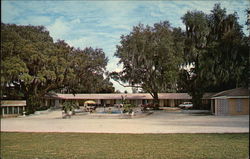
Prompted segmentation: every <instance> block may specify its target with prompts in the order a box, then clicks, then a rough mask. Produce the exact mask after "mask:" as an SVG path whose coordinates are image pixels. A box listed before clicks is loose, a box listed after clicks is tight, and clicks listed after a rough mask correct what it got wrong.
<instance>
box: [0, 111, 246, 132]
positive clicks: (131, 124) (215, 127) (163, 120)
mask: <svg viewBox="0 0 250 159" xmlns="http://www.w3.org/2000/svg"><path fill="white" fill-rule="evenodd" d="M1 131H10V132H84V133H248V132H249V115H241V116H213V115H208V114H203V113H199V112H197V111H191V110H189V111H181V112H166V111H155V112H154V113H153V114H151V115H149V116H146V117H143V118H134V119H110V118H98V117H94V116H93V115H80V116H73V117H72V118H70V119H62V112H61V111H52V112H47V113H45V114H40V115H31V116H26V117H17V118H4V119H1Z"/></svg>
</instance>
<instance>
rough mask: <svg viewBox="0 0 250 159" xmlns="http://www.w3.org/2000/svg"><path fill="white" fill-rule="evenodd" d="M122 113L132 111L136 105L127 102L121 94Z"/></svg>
mask: <svg viewBox="0 0 250 159" xmlns="http://www.w3.org/2000/svg"><path fill="white" fill-rule="evenodd" d="M122 105H123V113H127V112H128V113H132V112H133V108H135V107H136V105H134V104H131V103H129V101H128V100H127V99H126V97H124V96H122Z"/></svg>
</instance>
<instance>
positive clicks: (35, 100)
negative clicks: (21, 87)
mask: <svg viewBox="0 0 250 159" xmlns="http://www.w3.org/2000/svg"><path fill="white" fill-rule="evenodd" d="M26 105H27V110H26V112H27V114H33V113H34V112H35V111H36V109H37V108H38V107H40V105H41V102H40V98H39V97H38V96H36V95H27V96H26Z"/></svg>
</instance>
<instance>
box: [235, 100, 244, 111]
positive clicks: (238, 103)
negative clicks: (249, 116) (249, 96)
mask: <svg viewBox="0 0 250 159" xmlns="http://www.w3.org/2000/svg"><path fill="white" fill-rule="evenodd" d="M236 109H237V112H242V111H243V105H242V100H241V99H237V101H236Z"/></svg>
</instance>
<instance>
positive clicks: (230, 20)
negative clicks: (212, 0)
mask: <svg viewBox="0 0 250 159" xmlns="http://www.w3.org/2000/svg"><path fill="white" fill-rule="evenodd" d="M182 20H183V23H184V24H185V26H186V39H185V50H184V54H185V61H186V64H191V65H193V68H192V69H191V70H190V71H189V72H187V71H185V70H181V71H180V73H179V79H180V80H179V82H178V86H179V90H180V91H185V90H186V91H188V92H189V94H190V95H191V96H192V98H193V104H194V108H198V106H199V105H200V104H201V98H202V95H203V94H204V92H206V91H214V92H217V91H222V90H225V89H230V88H235V87H239V86H246V85H247V75H248V72H247V70H248V56H249V55H248V52H249V46H248V45H247V38H246V37H245V35H244V34H243V31H242V26H240V24H239V23H238V17H237V13H233V14H227V13H226V9H225V8H224V9H222V8H221V7H220V4H215V6H214V8H213V10H212V11H211V14H205V13H203V12H201V11H188V12H187V13H186V14H185V15H184V16H183V17H182Z"/></svg>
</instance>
